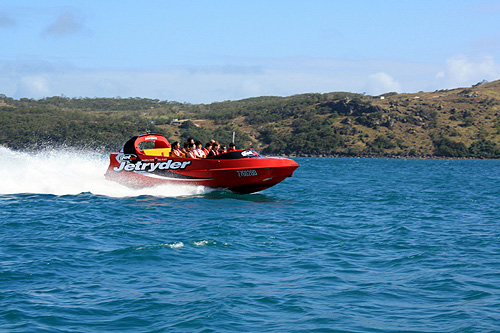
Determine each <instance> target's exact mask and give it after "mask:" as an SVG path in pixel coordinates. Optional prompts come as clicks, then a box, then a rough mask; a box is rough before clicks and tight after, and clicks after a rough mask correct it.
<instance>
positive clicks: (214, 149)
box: [208, 141, 220, 156]
mask: <svg viewBox="0 0 500 333" xmlns="http://www.w3.org/2000/svg"><path fill="white" fill-rule="evenodd" d="M219 147H220V146H219V142H218V141H215V142H214V144H213V145H212V150H210V153H208V156H217V155H219Z"/></svg>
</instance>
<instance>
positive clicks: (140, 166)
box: [113, 160, 191, 172]
mask: <svg viewBox="0 0 500 333" xmlns="http://www.w3.org/2000/svg"><path fill="white" fill-rule="evenodd" d="M190 164H191V161H182V162H181V161H174V160H166V161H163V162H156V163H155V162H142V161H137V162H136V163H131V162H129V161H122V162H120V166H117V167H114V168H113V170H114V171H116V172H121V171H128V172H131V171H146V172H153V171H155V170H184V169H186V167H187V166H188V165H190Z"/></svg>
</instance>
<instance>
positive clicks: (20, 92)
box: [14, 75, 50, 98]
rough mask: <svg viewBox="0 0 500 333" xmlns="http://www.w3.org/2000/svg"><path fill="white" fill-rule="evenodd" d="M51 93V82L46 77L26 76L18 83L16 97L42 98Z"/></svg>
mask: <svg viewBox="0 0 500 333" xmlns="http://www.w3.org/2000/svg"><path fill="white" fill-rule="evenodd" d="M49 93H50V88H49V82H48V78H47V77H46V75H36V76H25V77H22V78H21V79H20V80H19V81H18V83H17V90H16V92H15V94H14V95H15V96H20V97H30V98H42V97H46V96H48V94H49Z"/></svg>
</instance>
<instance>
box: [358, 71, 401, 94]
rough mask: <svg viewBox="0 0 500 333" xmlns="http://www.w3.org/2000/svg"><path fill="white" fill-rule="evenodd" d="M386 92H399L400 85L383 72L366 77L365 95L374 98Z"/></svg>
mask: <svg viewBox="0 0 500 333" xmlns="http://www.w3.org/2000/svg"><path fill="white" fill-rule="evenodd" d="M387 92H401V85H400V84H399V83H398V82H397V81H396V80H394V79H393V78H392V77H391V76H390V75H388V74H386V73H384V72H379V73H377V74H372V75H370V76H368V82H367V84H366V93H367V94H369V95H375V96H376V95H381V94H383V93H387Z"/></svg>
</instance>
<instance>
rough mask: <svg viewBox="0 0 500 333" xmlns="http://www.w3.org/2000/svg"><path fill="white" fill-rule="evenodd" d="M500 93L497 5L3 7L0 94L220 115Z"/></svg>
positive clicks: (468, 0)
mask: <svg viewBox="0 0 500 333" xmlns="http://www.w3.org/2000/svg"><path fill="white" fill-rule="evenodd" d="M497 79H500V1H490V0H482V1H476V0H453V1H447V0H432V1H431V0H422V1H406V0H384V1H373V0H372V1H368V0H366V1H365V0H350V1H336V0H330V1H327V0H303V1H296V0H265V1H264V0H252V1H250V0H247V1H243V0H220V1H218V0H211V1H203V0H200V1H196V0H192V1H179V0H174V1H170V0H163V1H160V0H148V1H143V0H141V1H134V0H120V1H115V0H106V1H101V0H73V1H62V0H61V1H59V0H45V1H43V2H42V1H35V0H16V1H11V0H0V94H4V95H6V96H9V97H14V98H23V97H27V98H35V99H40V98H44V97H50V96H67V97H90V98H93V97H123V98H128V97H141V98H153V99H160V100H168V101H177V102H186V103H196V104H197V103H212V102H217V101H225V100H238V99H243V98H248V97H257V96H290V95H294V94H301V93H326V92H335V91H347V92H354V93H365V94H368V95H379V94H383V93H387V92H399V93H403V92H409V93H411V92H419V91H434V90H440V89H451V88H458V87H468V86H471V85H473V84H475V83H478V82H480V81H482V80H487V81H494V80H497Z"/></svg>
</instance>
